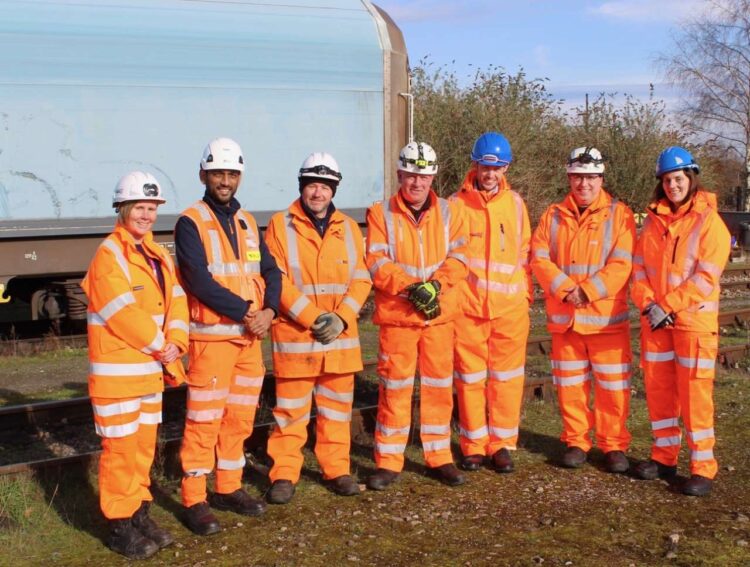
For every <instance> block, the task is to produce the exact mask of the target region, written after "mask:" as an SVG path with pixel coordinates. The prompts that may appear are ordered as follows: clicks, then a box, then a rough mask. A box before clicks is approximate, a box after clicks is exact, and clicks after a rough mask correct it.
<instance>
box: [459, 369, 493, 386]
mask: <svg viewBox="0 0 750 567" xmlns="http://www.w3.org/2000/svg"><path fill="white" fill-rule="evenodd" d="M453 377H454V378H458V379H459V380H461V382H463V383H464V384H476V383H477V382H481V381H482V380H484V379H485V378H487V370H486V369H485V370H480V371H479V372H467V373H466V374H463V373H461V372H454V373H453Z"/></svg>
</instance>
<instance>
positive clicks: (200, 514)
mask: <svg viewBox="0 0 750 567" xmlns="http://www.w3.org/2000/svg"><path fill="white" fill-rule="evenodd" d="M183 520H184V522H185V525H186V526H187V528H188V529H189V530H190V531H191V532H193V533H194V534H197V535H203V536H206V535H211V534H215V533H217V532H219V531H220V530H221V526H219V520H217V519H216V516H214V514H213V512H211V508H209V507H208V502H199V503H198V504H194V505H193V506H190V507H189V508H188V507H185V511H184V514H183Z"/></svg>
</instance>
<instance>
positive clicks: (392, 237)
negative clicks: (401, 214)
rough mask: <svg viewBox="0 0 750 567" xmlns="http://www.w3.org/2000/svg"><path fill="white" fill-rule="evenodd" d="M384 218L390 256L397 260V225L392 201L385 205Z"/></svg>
mask: <svg viewBox="0 0 750 567" xmlns="http://www.w3.org/2000/svg"><path fill="white" fill-rule="evenodd" d="M383 220H384V221H385V238H386V241H387V245H388V257H389V258H390V259H391V260H393V261H396V227H395V221H394V218H393V213H392V212H391V204H390V201H389V202H388V203H386V204H384V205H383Z"/></svg>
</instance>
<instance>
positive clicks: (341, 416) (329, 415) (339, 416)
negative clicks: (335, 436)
mask: <svg viewBox="0 0 750 567" xmlns="http://www.w3.org/2000/svg"><path fill="white" fill-rule="evenodd" d="M316 411H317V414H318V415H319V416H322V417H324V418H326V419H328V420H331V421H343V422H346V421H351V420H352V412H350V411H348V412H347V411H338V410H334V409H331V408H327V407H323V406H318V408H317V410H316Z"/></svg>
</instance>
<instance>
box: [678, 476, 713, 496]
mask: <svg viewBox="0 0 750 567" xmlns="http://www.w3.org/2000/svg"><path fill="white" fill-rule="evenodd" d="M713 484H714V481H713V480H711V479H710V478H706V477H705V476H701V475H699V474H694V475H692V476H691V477H690V478H689V479H688V480H686V481H685V484H683V485H682V493H683V494H687V495H688V496H705V495H706V494H708V493H709V492H711V488H712V487H713Z"/></svg>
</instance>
